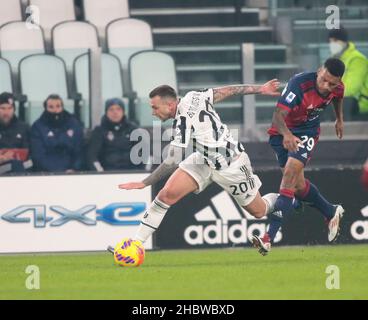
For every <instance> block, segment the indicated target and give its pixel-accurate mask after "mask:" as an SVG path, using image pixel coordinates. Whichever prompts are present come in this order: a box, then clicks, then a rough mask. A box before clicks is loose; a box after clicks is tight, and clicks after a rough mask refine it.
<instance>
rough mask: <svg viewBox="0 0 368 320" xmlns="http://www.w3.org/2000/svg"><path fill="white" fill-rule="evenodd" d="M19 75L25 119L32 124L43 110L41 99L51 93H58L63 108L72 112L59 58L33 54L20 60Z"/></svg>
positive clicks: (72, 102) (63, 65) (72, 108)
mask: <svg viewBox="0 0 368 320" xmlns="http://www.w3.org/2000/svg"><path fill="white" fill-rule="evenodd" d="M19 76H20V85H21V91H22V94H24V95H26V97H27V102H26V104H25V110H26V111H25V118H26V121H27V122H28V123H30V124H32V123H33V122H34V121H35V120H37V119H38V118H39V116H40V115H41V114H42V112H43V101H44V100H45V99H46V97H47V96H48V95H50V94H52V93H54V94H58V95H60V97H61V98H62V99H63V101H64V108H65V110H67V111H69V112H71V113H73V112H74V101H73V100H71V99H69V97H68V89H67V88H68V87H67V81H66V69H65V64H64V62H63V60H62V59H61V58H58V57H55V56H51V55H46V54H35V55H32V56H29V57H26V58H24V59H22V60H21V62H20V64H19Z"/></svg>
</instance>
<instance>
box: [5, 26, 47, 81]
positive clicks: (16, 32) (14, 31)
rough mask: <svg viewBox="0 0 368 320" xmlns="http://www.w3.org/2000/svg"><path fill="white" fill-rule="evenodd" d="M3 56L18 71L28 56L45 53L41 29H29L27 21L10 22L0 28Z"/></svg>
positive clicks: (14, 70) (15, 71)
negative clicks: (22, 61) (20, 63)
mask: <svg viewBox="0 0 368 320" xmlns="http://www.w3.org/2000/svg"><path fill="white" fill-rule="evenodd" d="M0 48H1V57H2V58H5V59H6V60H8V61H9V62H10V65H11V67H12V70H13V72H14V73H15V74H17V73H18V65H19V62H20V60H21V59H23V58H24V57H26V56H29V55H32V54H36V53H45V44H44V40H43V33H42V30H41V29H29V28H27V26H26V22H22V21H18V22H10V23H8V24H6V25H4V26H3V27H2V28H1V29H0Z"/></svg>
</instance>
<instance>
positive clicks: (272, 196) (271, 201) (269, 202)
mask: <svg viewBox="0 0 368 320" xmlns="http://www.w3.org/2000/svg"><path fill="white" fill-rule="evenodd" d="M278 197H279V194H278V193H267V194H265V195H264V196H263V197H262V199H263V200H264V202H265V203H266V214H265V215H268V214H269V213H271V212H273V211H274V210H275V203H276V200H277V198H278Z"/></svg>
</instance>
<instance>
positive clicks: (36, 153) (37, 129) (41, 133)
mask: <svg viewBox="0 0 368 320" xmlns="http://www.w3.org/2000/svg"><path fill="white" fill-rule="evenodd" d="M82 145H83V128H82V125H81V124H80V123H79V121H78V120H77V119H76V118H75V117H74V116H73V115H71V114H70V113H68V112H66V111H64V117H63V119H62V121H61V122H60V123H59V124H58V125H55V124H53V123H51V121H50V120H49V118H48V117H47V114H46V112H44V113H43V114H42V115H41V117H40V118H39V119H38V120H37V121H36V122H35V123H34V124H33V126H32V129H31V154H32V160H33V164H34V166H35V168H36V170H38V171H48V172H58V171H59V172H61V171H66V170H69V169H73V170H80V169H81V166H82V159H83V154H82Z"/></svg>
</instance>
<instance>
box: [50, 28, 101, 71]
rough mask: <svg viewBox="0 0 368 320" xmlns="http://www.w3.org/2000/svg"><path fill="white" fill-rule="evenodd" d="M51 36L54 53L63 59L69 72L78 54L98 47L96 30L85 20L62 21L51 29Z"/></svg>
mask: <svg viewBox="0 0 368 320" xmlns="http://www.w3.org/2000/svg"><path fill="white" fill-rule="evenodd" d="M52 38H53V45H54V52H55V55H57V56H59V57H60V58H62V59H63V60H64V61H65V63H66V67H67V70H68V71H69V72H72V71H73V63H74V60H75V59H76V58H77V57H78V56H80V55H81V54H83V53H86V52H87V51H88V49H92V48H97V47H98V36H97V30H96V28H95V26H93V25H91V24H89V23H87V22H81V21H68V22H62V23H60V24H58V25H56V26H55V27H54V28H53V29H52Z"/></svg>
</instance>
